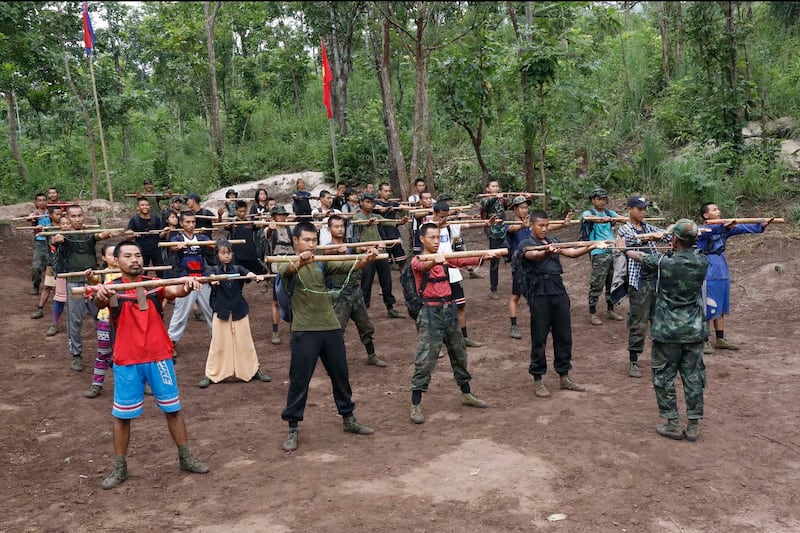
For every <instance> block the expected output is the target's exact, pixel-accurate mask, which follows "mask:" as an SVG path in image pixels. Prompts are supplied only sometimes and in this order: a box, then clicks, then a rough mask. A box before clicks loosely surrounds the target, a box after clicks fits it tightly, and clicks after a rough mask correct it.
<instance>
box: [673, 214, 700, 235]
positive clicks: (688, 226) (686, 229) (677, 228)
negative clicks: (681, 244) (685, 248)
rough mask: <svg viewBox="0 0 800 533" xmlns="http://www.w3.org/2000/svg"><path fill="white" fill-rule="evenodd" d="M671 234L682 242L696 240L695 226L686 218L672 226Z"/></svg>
mask: <svg viewBox="0 0 800 533" xmlns="http://www.w3.org/2000/svg"><path fill="white" fill-rule="evenodd" d="M672 234H673V235H674V236H675V238H676V239H680V240H682V241H693V240H695V239H696V238H697V224H695V223H694V222H693V221H691V220H689V219H688V218H682V219H680V220H679V221H677V222H676V223H675V224H674V225H673V226H672Z"/></svg>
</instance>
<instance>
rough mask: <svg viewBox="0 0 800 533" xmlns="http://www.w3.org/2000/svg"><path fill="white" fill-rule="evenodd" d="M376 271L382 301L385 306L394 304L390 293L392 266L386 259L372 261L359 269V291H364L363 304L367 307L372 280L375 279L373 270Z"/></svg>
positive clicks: (370, 295) (370, 294)
mask: <svg viewBox="0 0 800 533" xmlns="http://www.w3.org/2000/svg"><path fill="white" fill-rule="evenodd" d="M376 270H377V272H378V283H380V285H381V291H382V292H383V303H384V304H386V307H391V306H394V303H395V299H394V296H393V295H392V267H391V266H390V265H389V260H388V259H379V260H378V261H373V262H372V263H369V264H368V265H367V266H365V267H364V268H362V269H361V292H363V293H364V305H366V306H367V307H369V301H370V298H371V297H372V281H373V280H374V279H375V271H376Z"/></svg>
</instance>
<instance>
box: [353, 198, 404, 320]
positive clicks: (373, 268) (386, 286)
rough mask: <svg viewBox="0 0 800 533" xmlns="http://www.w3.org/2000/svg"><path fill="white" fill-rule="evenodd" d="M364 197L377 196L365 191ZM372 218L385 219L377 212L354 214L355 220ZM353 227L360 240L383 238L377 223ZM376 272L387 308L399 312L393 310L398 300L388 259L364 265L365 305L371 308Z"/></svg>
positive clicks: (363, 287) (362, 288) (362, 290)
mask: <svg viewBox="0 0 800 533" xmlns="http://www.w3.org/2000/svg"><path fill="white" fill-rule="evenodd" d="M364 198H369V199H372V200H374V199H375V196H374V195H372V194H369V193H364V194H362V195H361V199H364ZM370 218H377V219H378V220H379V221H381V220H385V219H384V217H382V216H380V215H376V214H375V213H371V214H370V215H369V216H368V215H367V214H366V213H363V212H359V213H356V214H355V215H354V216H353V221H356V220H369V219H370ZM378 224H381V222H378ZM392 225H393V226H394V223H392ZM353 227H354V228H355V230H354V231H355V235H356V236H357V239H356V240H357V241H358V242H368V241H380V240H381V235H380V233H379V231H378V226H377V225H371V224H359V225H353ZM375 272H377V273H378V282H379V283H380V286H381V292H382V293H383V303H384V304H385V305H386V309H387V310H389V314H390V315H392V314H395V313H397V312H396V311H395V312H394V313H393V312H392V309H393V308H394V304H395V301H396V300H395V297H394V295H392V268H391V267H390V266H389V260H388V259H378V260H377V261H374V262H372V263H369V264H368V265H367V266H365V267H364V272H363V274H362V277H361V292H363V293H364V305H366V306H367V308H369V304H370V300H371V299H372V282H373V280H374V279H375ZM398 316H399V314H398Z"/></svg>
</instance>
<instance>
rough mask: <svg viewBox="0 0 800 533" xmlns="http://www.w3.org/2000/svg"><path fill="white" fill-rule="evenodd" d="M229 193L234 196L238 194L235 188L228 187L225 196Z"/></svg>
mask: <svg viewBox="0 0 800 533" xmlns="http://www.w3.org/2000/svg"><path fill="white" fill-rule="evenodd" d="M231 194H232V195H234V196H236V197H238V196H239V193H238V192H236V190H235V189H228V190H227V191H225V198H227V197H228V196H229V195H231Z"/></svg>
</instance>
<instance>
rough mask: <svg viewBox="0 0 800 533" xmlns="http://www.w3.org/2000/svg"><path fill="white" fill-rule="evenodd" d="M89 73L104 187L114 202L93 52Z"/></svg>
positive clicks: (90, 55) (90, 58)
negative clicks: (104, 175)
mask: <svg viewBox="0 0 800 533" xmlns="http://www.w3.org/2000/svg"><path fill="white" fill-rule="evenodd" d="M89 72H90V73H91V75H92V92H93V93H94V110H95V112H96V113H97V128H98V130H100V148H101V149H102V150H103V167H105V170H106V186H107V187H108V201H109V202H113V201H114V193H113V191H112V190H111V174H110V173H109V171H108V152H107V151H106V138H105V135H104V134H103V121H102V120H101V119H100V101H99V100H98V99H97V83H96V82H95V80H94V50H92V53H91V54H89Z"/></svg>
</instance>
